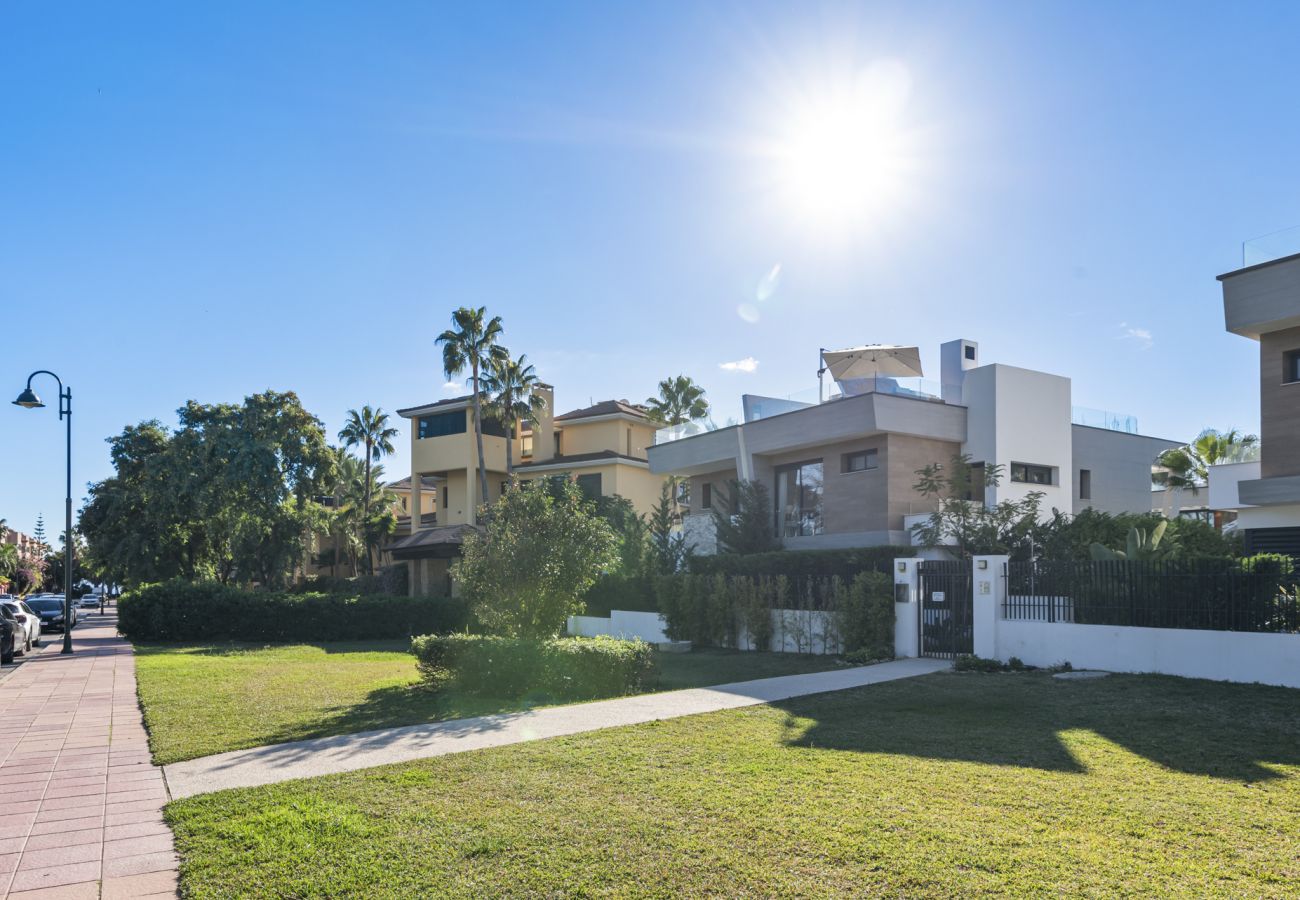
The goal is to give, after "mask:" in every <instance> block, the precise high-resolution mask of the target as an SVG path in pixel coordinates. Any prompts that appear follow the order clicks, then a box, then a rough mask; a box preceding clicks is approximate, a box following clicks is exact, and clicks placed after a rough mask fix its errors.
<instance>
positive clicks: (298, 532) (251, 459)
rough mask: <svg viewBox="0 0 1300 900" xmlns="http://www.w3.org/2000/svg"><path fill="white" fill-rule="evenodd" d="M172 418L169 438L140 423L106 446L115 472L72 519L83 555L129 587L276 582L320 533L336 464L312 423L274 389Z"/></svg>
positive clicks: (154, 425) (292, 398) (194, 406)
mask: <svg viewBox="0 0 1300 900" xmlns="http://www.w3.org/2000/svg"><path fill="white" fill-rule="evenodd" d="M178 413H179V426H178V427H177V429H176V430H175V431H174V432H171V433H168V432H167V431H166V430H165V429H164V428H163V427H162V426H161V425H160V424H159V423H158V422H143V423H141V424H140V425H136V426H130V427H128V428H127V429H125V430H124V431H123V432H122V434H120V435H118V436H116V437H113V438H110V439H109V446H110V452H111V457H112V460H113V465H114V468H115V470H116V474H115V475H113V476H112V477H110V478H107V479H105V480H104V481H101V482H98V483H96V484H93V485H91V488H90V499H89V501H88V502H87V504H86V506H85V508H83V510H82V512H81V531H82V533H83V534H84V535H85V537H86V542H87V544H88V551H89V553H90V554H91V556H92V557H93V558H94V559H96V560H98V561H99V565H100V567H101V569H102V571H103V572H105V573H106V576H107V577H109V578H110V579H111V580H112V581H114V582H117V583H121V584H125V585H127V586H134V585H137V584H140V583H143V582H148V581H164V580H167V579H169V578H173V577H183V578H187V579H190V580H201V579H213V578H215V579H218V580H221V581H232V580H238V581H243V582H253V581H256V582H259V583H261V584H265V585H271V586H277V585H279V584H282V583H283V582H284V580H285V578H286V577H287V576H288V575H289V574H291V573H292V571H293V570H294V569H295V568H296V566H297V565H298V563H299V561H301V560H302V559H303V556H304V549H305V547H306V541H307V536H308V535H309V534H310V533H312V531H313V530H316V529H323V528H325V527H327V525H326V523H325V522H324V510H323V508H322V507H321V506H320V505H319V504H318V503H317V502H316V501H315V497H316V496H318V495H320V494H322V493H324V492H325V490H326V486H327V485H328V484H329V479H330V477H331V475H332V471H333V467H334V464H335V463H334V458H333V456H332V455H331V453H330V449H329V447H328V445H327V444H326V442H325V432H324V429H323V428H322V426H321V423H320V420H318V419H317V418H316V417H315V416H313V415H311V414H310V413H308V412H307V411H306V410H305V409H303V407H302V405H301V403H300V402H299V400H298V398H297V396H296V395H295V394H293V393H280V392H275V391H267V392H266V393H262V394H256V395H253V396H251V397H247V398H245V400H244V402H243V403H242V404H216V405H205V404H200V403H196V402H194V401H190V402H189V403H187V404H186V405H185V406H184V407H183V408H182V409H180V410H179V411H178Z"/></svg>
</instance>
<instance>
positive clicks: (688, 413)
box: [645, 375, 709, 427]
mask: <svg viewBox="0 0 1300 900" xmlns="http://www.w3.org/2000/svg"><path fill="white" fill-rule="evenodd" d="M645 404H646V406H647V407H649V409H650V413H649V414H650V418H651V419H652V420H653V421H655V422H658V423H660V424H662V425H665V426H669V427H671V426H673V425H685V424H686V423H687V422H693V421H695V420H696V419H703V418H704V417H705V416H707V415H708V414H709V401H708V400H706V399H704V388H702V387H700V386H699V385H698V384H696V383H695V382H694V381H692V380H691V379H690V378H688V377H687V376H685V375H678V376H677V377H676V378H665V379H664V380H663V381H661V382H659V396H658V397H650V398H649V399H647V400H646V402H645Z"/></svg>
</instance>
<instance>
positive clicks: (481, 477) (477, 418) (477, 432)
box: [471, 359, 488, 518]
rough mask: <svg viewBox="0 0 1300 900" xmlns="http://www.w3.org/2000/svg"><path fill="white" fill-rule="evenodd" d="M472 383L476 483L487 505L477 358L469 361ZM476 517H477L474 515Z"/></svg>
mask: <svg viewBox="0 0 1300 900" xmlns="http://www.w3.org/2000/svg"><path fill="white" fill-rule="evenodd" d="M471 366H472V368H471V373H472V375H473V379H472V380H473V384H474V443H475V444H476V445H477V446H478V484H479V490H480V491H481V492H482V494H483V505H484V506H487V505H488V479H487V468H486V467H485V466H486V463H485V462H484V460H483V405H482V403H480V402H479V393H478V360H477V359H475V360H474V361H473V363H471ZM476 518H477V517H476Z"/></svg>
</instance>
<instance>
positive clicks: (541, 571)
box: [452, 479, 618, 638]
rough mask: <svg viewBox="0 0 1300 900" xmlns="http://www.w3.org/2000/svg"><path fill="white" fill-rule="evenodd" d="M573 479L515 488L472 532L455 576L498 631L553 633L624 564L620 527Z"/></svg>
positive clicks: (480, 615)
mask: <svg viewBox="0 0 1300 900" xmlns="http://www.w3.org/2000/svg"><path fill="white" fill-rule="evenodd" d="M589 505H590V504H588V503H586V502H585V501H584V499H583V496H582V493H581V491H579V490H578V487H577V485H575V484H573V483H572V482H569V481H564V482H562V483H561V482H559V481H558V480H554V479H553V480H551V482H550V483H542V482H530V483H527V484H520V485H515V486H512V487H511V489H510V490H508V491H506V492H505V493H504V494H502V495H501V497H500V499H498V500H497V502H496V503H494V504H493V505H492V506H491V507H490V508H489V510H488V513H487V515H486V520H487V528H486V529H485V531H483V532H473V533H471V534H469V535H468V536H467V537H466V538H465V543H464V545H463V547H462V548H461V558H460V560H459V561H458V562H457V563H456V564H455V566H453V568H452V574H453V576H454V577H455V578H456V579H457V580H458V581H459V582H460V589H461V594H462V596H464V597H465V599H466V601H467V602H468V603H469V606H470V609H471V610H473V612H474V616H475V618H476V619H478V621H479V622H481V623H482V624H483V626H484V627H485V628H486V629H487V630H488V631H490V632H492V633H493V634H500V635H505V636H508V637H530V638H546V637H553V636H555V635H557V634H559V633H560V631H561V630H562V629H563V628H564V624H565V621H566V620H567V619H568V617H569V616H571V615H574V614H576V613H579V612H581V611H582V597H583V596H584V595H585V594H586V592H587V591H588V590H589V589H590V588H591V586H592V585H593V584H595V582H596V579H597V577H598V576H599V575H600V573H601V572H602V571H608V570H610V569H612V568H613V567H614V566H615V565H616V564H617V563H618V556H617V553H616V552H615V550H616V544H617V541H616V539H615V535H614V532H613V531H612V530H611V529H610V527H609V525H608V524H607V523H606V522H605V521H604V520H603V519H601V518H599V517H597V516H594V515H592V514H591V512H590V511H589V509H588V507H589Z"/></svg>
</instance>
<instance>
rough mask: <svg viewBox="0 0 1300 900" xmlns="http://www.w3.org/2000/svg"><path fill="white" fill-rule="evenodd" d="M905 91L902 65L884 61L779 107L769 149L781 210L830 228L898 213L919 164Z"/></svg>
mask: <svg viewBox="0 0 1300 900" xmlns="http://www.w3.org/2000/svg"><path fill="white" fill-rule="evenodd" d="M910 92H911V76H910V74H909V72H908V70H907V68H906V67H905V66H903V65H902V64H901V63H898V62H895V61H882V62H878V63H874V64H872V65H871V66H868V67H867V68H866V69H864V70H863V71H862V72H861V73H860V74H859V76H858V77H857V78H856V79H854V80H853V81H852V83H850V84H847V85H842V86H838V87H833V88H827V87H825V86H822V87H821V89H820V90H819V91H818V92H817V95H812V94H811V92H804V93H801V94H799V95H798V96H795V97H793V98H791V100H790V102H788V103H787V104H784V106H785V109H784V111H783V119H784V120H785V127H784V129H783V130H782V133H781V134H780V136H779V137H778V138H777V140H776V141H775V142H774V144H773V146H772V152H771V157H772V159H773V161H774V173H773V174H774V180H775V182H776V188H777V191H778V192H779V194H780V195H781V198H782V206H783V208H784V209H786V210H787V211H789V212H790V213H791V214H793V215H796V216H798V217H799V218H800V219H802V220H805V221H807V222H809V223H811V224H814V225H817V226H826V227H834V228H842V227H845V226H850V225H853V224H855V223H867V222H870V221H873V220H875V219H878V218H879V217H881V216H883V215H886V214H889V213H891V212H894V211H896V210H897V208H898V206H899V204H900V203H901V202H902V200H903V199H905V196H904V195H905V194H906V192H907V189H908V187H909V180H910V179H909V176H910V175H911V173H912V171H913V170H914V169H915V164H916V152H917V148H916V146H915V138H914V135H913V133H912V132H911V131H910V130H909V128H908V124H907V121H906V119H907V117H906V113H907V103H908V97H909V94H910Z"/></svg>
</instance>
